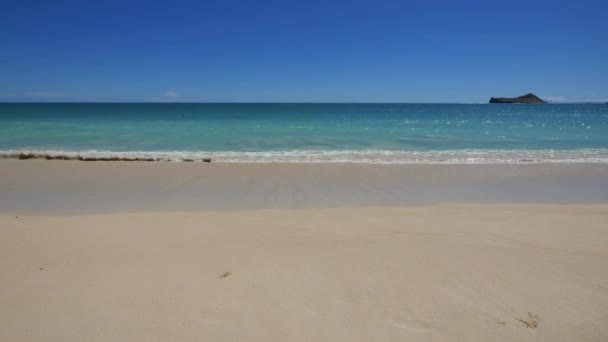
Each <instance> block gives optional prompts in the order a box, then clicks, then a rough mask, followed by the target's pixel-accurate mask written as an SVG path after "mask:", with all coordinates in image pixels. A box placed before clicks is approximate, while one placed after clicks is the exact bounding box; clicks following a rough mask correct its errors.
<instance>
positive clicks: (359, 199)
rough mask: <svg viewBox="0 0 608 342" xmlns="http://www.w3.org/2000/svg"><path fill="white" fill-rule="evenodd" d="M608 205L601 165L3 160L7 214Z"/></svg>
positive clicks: (607, 171)
mask: <svg viewBox="0 0 608 342" xmlns="http://www.w3.org/2000/svg"><path fill="white" fill-rule="evenodd" d="M440 203H541V204H542V203H546V204H577V203H578V204H590V203H608V167H606V166H604V165H599V164H499V165H494V164H491V165H476V164H471V165H457V164H450V165H428V164H416V165H383V164H345V163H311V164H306V163H296V164H290V163H279V164H235V163H149V162H120V161H117V162H86V163H81V162H79V161H57V160H11V159H3V160H0V213H12V212H18V213H42V214H44V213H47V214H48V213H56V214H79V213H84V214H93V213H113V212H138V211H139V212H141V211H157V210H162V211H201V210H235V209H244V210H246V209H271V208H323V207H330V208H331V207H373V206H384V207H390V206H396V207H407V206H420V205H433V204H440Z"/></svg>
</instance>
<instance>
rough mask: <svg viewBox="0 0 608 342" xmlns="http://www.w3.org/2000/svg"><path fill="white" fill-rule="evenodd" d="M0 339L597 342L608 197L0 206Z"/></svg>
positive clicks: (606, 317) (607, 291)
mask: <svg viewBox="0 0 608 342" xmlns="http://www.w3.org/2000/svg"><path fill="white" fill-rule="evenodd" d="M0 227H1V229H0V340H1V341H244V340H246V341H288V340H290V341H389V340H401V341H445V340H448V341H606V340H608V271H607V270H608V249H607V246H608V206H606V205H599V204H598V205H525V204H517V205H507V204H491V205H474V204H449V205H432V206H422V207H411V208H390V207H376V208H370V207H367V208H333V209H272V210H241V211H207V212H142V213H113V214H103V215H88V214H87V215H73V216H59V215H53V216H49V215H19V217H16V215H15V214H8V213H5V214H2V215H1V216H0Z"/></svg>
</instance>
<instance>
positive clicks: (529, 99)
mask: <svg viewBox="0 0 608 342" xmlns="http://www.w3.org/2000/svg"><path fill="white" fill-rule="evenodd" d="M490 103H547V102H545V101H543V100H542V99H541V98H540V97H538V96H536V95H534V94H532V93H529V94H526V95H522V96H519V97H492V98H491V99H490Z"/></svg>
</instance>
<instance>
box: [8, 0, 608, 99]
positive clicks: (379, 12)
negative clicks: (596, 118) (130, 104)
mask: <svg viewBox="0 0 608 342" xmlns="http://www.w3.org/2000/svg"><path fill="white" fill-rule="evenodd" d="M527 92H534V93H536V94H537V95H540V96H541V97H545V98H549V99H553V100H557V101H589V100H604V101H608V1H606V0H598V1H595V0H570V1H564V0H551V1H535V0H528V1H519V0H509V1H507V0H503V1H492V0H488V1H467V0H464V1H447V0H424V1H423V0H420V1H406V0H402V1H378V0H377V1H354V0H351V1H287V0H283V1H262V0H258V1H230V0H222V1H162V2H161V1H128V0H123V1H85V0H79V1H48V0H42V1H28V0H0V101H220V102H224V101H226V102H232V101H245V102H252V101H253V102H258V101H260V102H274V101H280V102H348V101H357V102H486V101H487V100H488V98H489V97H490V96H516V95H521V94H524V93H527Z"/></svg>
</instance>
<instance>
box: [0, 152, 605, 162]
mask: <svg viewBox="0 0 608 342" xmlns="http://www.w3.org/2000/svg"><path fill="white" fill-rule="evenodd" d="M0 158H12V159H51V160H53V159H60V160H82V161H167V162H180V161H181V162H197V161H198V162H221V163H363V164H529V163H566V164H569V163H594V164H608V149H578V150H482V149H472V150H446V151H439V150H435V151H388V150H344V151H322V150H293V151H266V152H230V151H228V152H204V151H198V152H193V151H168V152H163V151H129V152H114V151H96V150H90V151H40V150H3V151H0Z"/></svg>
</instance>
